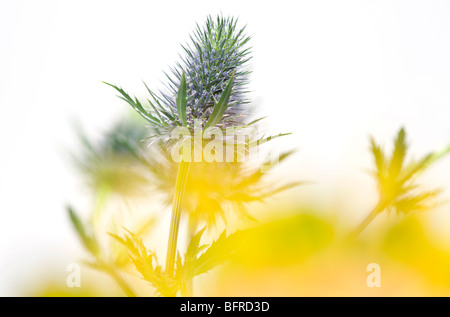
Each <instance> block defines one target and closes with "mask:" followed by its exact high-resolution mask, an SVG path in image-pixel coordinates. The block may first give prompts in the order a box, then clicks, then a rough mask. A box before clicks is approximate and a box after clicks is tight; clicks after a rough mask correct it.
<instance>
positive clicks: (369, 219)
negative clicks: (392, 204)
mask: <svg viewBox="0 0 450 317" xmlns="http://www.w3.org/2000/svg"><path fill="white" fill-rule="evenodd" d="M383 209H384V208H383V204H381V203H379V204H377V206H376V207H375V208H374V209H373V210H372V211H371V212H370V214H368V215H367V217H366V218H365V219H364V220H363V221H362V222H361V223H360V224H359V226H358V227H357V228H356V229H355V230H354V231H353V232H352V233H351V234H350V235H349V236H348V240H353V239H354V238H356V237H357V236H358V235H359V234H360V233H361V232H363V231H364V229H366V227H367V226H368V225H369V224H370V223H371V222H372V221H373V220H374V219H375V218H376V217H377V216H378V214H379V213H380V212H381V211H382V210H383Z"/></svg>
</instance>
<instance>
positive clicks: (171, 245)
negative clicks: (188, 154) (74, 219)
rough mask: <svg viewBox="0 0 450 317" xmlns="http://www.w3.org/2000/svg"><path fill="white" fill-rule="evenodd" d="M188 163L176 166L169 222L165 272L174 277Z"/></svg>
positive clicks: (182, 162)
mask: <svg viewBox="0 0 450 317" xmlns="http://www.w3.org/2000/svg"><path fill="white" fill-rule="evenodd" d="M189 166H190V163H189V162H185V161H181V162H180V164H179V165H178V172H177V179H176V183H175V195H174V198H173V206H172V218H171V220H170V232H169V242H168V245H167V257H166V272H167V273H168V274H169V275H170V276H174V266H175V257H176V253H177V241H178V231H179V227H180V219H181V203H182V201H183V195H184V191H185V188H186V181H187V177H188V175H189Z"/></svg>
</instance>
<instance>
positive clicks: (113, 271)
mask: <svg viewBox="0 0 450 317" xmlns="http://www.w3.org/2000/svg"><path fill="white" fill-rule="evenodd" d="M104 270H105V272H106V273H108V274H109V275H110V276H111V277H112V278H113V279H114V281H115V282H116V283H117V285H119V287H120V288H121V289H122V291H123V292H124V293H125V295H126V296H128V297H137V294H136V293H135V291H134V290H133V289H132V287H131V286H130V285H129V284H128V282H127V281H126V280H125V278H124V277H123V276H122V275H121V274H120V273H118V272H117V271H116V269H115V268H114V267H112V266H111V265H106V264H105V265H104Z"/></svg>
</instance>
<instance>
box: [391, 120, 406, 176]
mask: <svg viewBox="0 0 450 317" xmlns="http://www.w3.org/2000/svg"><path fill="white" fill-rule="evenodd" d="M407 149H408V146H407V144H406V132H405V129H404V128H401V129H400V131H399V132H398V135H397V138H396V139H395V142H394V153H393V154H392V158H391V161H390V164H389V171H388V173H389V175H390V176H391V177H395V176H396V175H398V173H400V171H401V169H402V167H403V162H404V160H405V156H406V151H407Z"/></svg>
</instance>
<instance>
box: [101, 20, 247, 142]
mask: <svg viewBox="0 0 450 317" xmlns="http://www.w3.org/2000/svg"><path fill="white" fill-rule="evenodd" d="M244 31H245V28H238V27H237V20H236V19H235V18H224V17H222V16H218V17H217V18H215V19H214V18H212V17H211V16H209V17H208V18H207V19H206V23H205V25H204V26H203V27H201V26H199V25H197V27H196V29H195V31H194V32H193V35H191V36H190V42H189V43H186V44H185V45H182V48H183V52H184V56H181V61H180V62H177V63H176V65H175V67H172V68H170V73H166V74H165V75H166V77H167V80H168V82H167V83H166V85H165V86H166V87H165V88H166V89H165V90H160V91H159V92H158V93H156V92H154V91H152V90H151V89H150V88H149V87H148V86H147V85H146V88H147V90H148V93H149V97H148V98H147V101H146V102H147V103H148V105H146V106H144V103H143V102H142V101H140V100H139V99H138V98H136V97H131V96H130V95H128V94H127V93H126V92H125V91H124V90H123V89H122V88H119V87H117V86H114V85H111V84H109V85H111V86H112V87H114V88H115V89H116V90H117V91H118V92H119V97H120V98H121V99H123V100H125V101H126V102H127V103H128V104H130V105H131V106H132V107H133V108H134V109H135V110H136V111H138V112H139V113H140V114H141V115H142V116H143V117H144V118H145V119H146V120H147V121H148V122H149V123H150V126H151V128H152V130H153V135H152V137H157V138H161V139H163V140H164V141H170V140H171V135H172V131H173V129H175V128H181V127H182V128H186V129H188V131H192V129H193V128H194V124H195V122H196V121H200V122H201V126H202V127H203V128H205V129H206V128H208V127H218V128H221V129H225V128H227V127H231V126H239V125H242V124H243V121H244V118H245V116H246V112H245V110H244V108H243V106H244V105H245V104H247V103H248V102H249V100H248V98H247V96H246V93H247V88H246V86H247V83H248V81H247V75H248V74H249V73H250V71H249V70H248V69H247V62H248V60H249V59H250V58H251V56H250V48H249V47H246V45H247V43H248V41H249V39H250V37H248V36H247V35H246V34H245V32H244Z"/></svg>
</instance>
